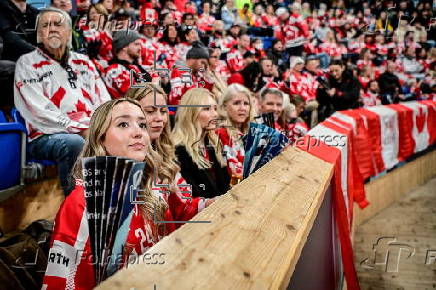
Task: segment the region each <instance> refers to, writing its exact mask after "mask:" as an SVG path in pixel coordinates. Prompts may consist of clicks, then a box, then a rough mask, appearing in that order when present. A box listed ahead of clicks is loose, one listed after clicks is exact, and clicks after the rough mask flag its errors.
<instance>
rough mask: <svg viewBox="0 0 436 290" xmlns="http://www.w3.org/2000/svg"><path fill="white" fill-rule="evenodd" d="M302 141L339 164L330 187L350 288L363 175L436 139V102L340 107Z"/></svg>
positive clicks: (373, 173)
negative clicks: (353, 234)
mask: <svg viewBox="0 0 436 290" xmlns="http://www.w3.org/2000/svg"><path fill="white" fill-rule="evenodd" d="M313 139H316V142H313ZM300 141H303V142H296V144H298V145H297V147H299V148H300V149H303V150H305V151H307V152H309V153H311V154H313V155H315V156H317V157H319V158H320V159H322V160H324V161H327V162H330V163H332V164H334V165H335V170H334V176H333V179H332V191H333V200H334V212H335V217H336V224H337V227H338V234H339V239H340V242H341V252H342V262H343V265H344V273H345V277H346V281H347V286H348V289H359V283H358V279H357V275H356V270H355V267H354V262H353V250H352V245H351V238H350V229H351V224H352V221H353V202H356V203H357V204H358V205H359V207H360V208H362V209H363V208H365V207H366V206H367V205H368V204H369V202H368V201H367V200H366V197H365V190H364V180H365V179H368V178H370V177H374V176H377V175H378V174H380V173H382V172H384V171H386V170H388V169H392V168H393V167H395V166H396V165H397V164H398V163H400V162H402V161H405V160H406V159H407V158H409V157H411V156H412V155H413V154H414V153H417V152H420V151H423V150H425V149H427V148H428V147H429V146H431V145H432V144H435V142H436V102H435V101H416V102H405V103H401V104H395V105H387V106H374V107H368V108H360V109H356V110H347V111H339V112H336V113H334V114H333V115H332V116H331V117H329V118H328V119H326V120H325V121H324V122H322V123H320V124H318V125H317V126H316V127H314V128H312V130H310V131H309V132H308V135H306V136H305V137H304V139H303V140H300Z"/></svg>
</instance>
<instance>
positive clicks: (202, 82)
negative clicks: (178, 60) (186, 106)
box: [169, 42, 213, 105]
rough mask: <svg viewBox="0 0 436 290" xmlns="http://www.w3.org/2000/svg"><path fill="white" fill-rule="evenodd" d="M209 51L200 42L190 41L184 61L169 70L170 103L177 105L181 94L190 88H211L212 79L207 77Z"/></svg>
mask: <svg viewBox="0 0 436 290" xmlns="http://www.w3.org/2000/svg"><path fill="white" fill-rule="evenodd" d="M208 61H209V52H208V50H207V48H206V47H204V46H203V45H202V44H201V42H194V43H192V48H191V49H190V50H188V52H187V53H186V63H185V64H179V65H177V64H176V65H175V66H176V67H175V68H174V69H173V70H172V72H171V92H170V95H169V96H170V97H169V104H170V105H178V104H179V102H180V99H181V98H182V96H183V94H185V92H186V91H188V90H189V89H191V88H206V89H208V90H212V88H213V81H212V80H211V79H210V78H208V77H207V67H208Z"/></svg>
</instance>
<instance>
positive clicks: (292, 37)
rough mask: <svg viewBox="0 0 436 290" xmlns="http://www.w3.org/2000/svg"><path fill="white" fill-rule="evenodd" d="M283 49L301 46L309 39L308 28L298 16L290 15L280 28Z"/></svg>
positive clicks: (301, 17)
mask: <svg viewBox="0 0 436 290" xmlns="http://www.w3.org/2000/svg"><path fill="white" fill-rule="evenodd" d="M282 30H283V37H284V41H285V47H286V48H290V47H297V46H300V45H303V44H304V42H305V41H306V39H307V37H309V28H308V27H307V24H306V22H305V20H304V18H303V16H301V15H299V14H292V15H291V16H290V17H289V20H288V22H287V23H286V25H284V26H282Z"/></svg>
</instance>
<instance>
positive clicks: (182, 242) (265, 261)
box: [98, 147, 333, 290]
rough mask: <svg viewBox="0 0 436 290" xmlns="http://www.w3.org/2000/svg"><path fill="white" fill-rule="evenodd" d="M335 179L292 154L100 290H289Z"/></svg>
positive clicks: (326, 168)
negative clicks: (331, 181) (309, 236)
mask: <svg viewBox="0 0 436 290" xmlns="http://www.w3.org/2000/svg"><path fill="white" fill-rule="evenodd" d="M332 174H333V166H332V165H331V164H329V163H327V162H324V161H322V160H320V159H318V158H316V157H314V156H312V155H310V154H308V153H306V152H303V151H301V150H298V149H295V148H293V147H289V148H288V149H286V150H285V151H284V152H283V153H281V154H280V155H279V156H277V157H276V158H275V159H274V160H272V161H271V162H269V163H268V164H266V165H265V166H264V167H262V168H261V169H260V170H258V171H257V172H256V173H255V174H253V175H252V176H250V177H249V178H247V179H246V180H244V181H243V182H242V183H240V184H238V185H237V186H235V187H234V188H233V189H232V190H230V191H229V192H228V193H226V194H225V195H223V196H222V197H220V198H219V199H218V200H217V201H216V202H215V203H213V204H212V205H211V206H210V207H208V208H206V209H205V210H203V211H202V212H201V213H199V214H198V215H196V216H195V217H194V219H193V220H192V221H210V223H187V224H185V225H184V226H182V227H181V228H180V229H178V230H177V231H175V232H174V233H172V234H171V235H169V236H167V237H165V238H164V239H163V240H162V241H160V242H159V243H158V244H156V245H155V246H153V247H152V248H151V249H149V251H148V252H147V253H149V255H148V256H147V257H148V258H144V257H145V256H144V257H140V258H139V259H137V260H136V261H135V262H134V264H133V265H128V267H127V268H124V269H122V270H120V271H118V272H117V273H116V274H115V275H114V276H112V277H111V278H109V279H108V280H106V281H105V282H103V283H102V284H100V285H99V287H98V289H133V288H134V289H150V290H151V289H159V290H161V289H286V288H287V287H288V284H289V281H290V279H291V276H292V274H293V272H294V269H295V266H296V264H297V262H298V260H299V258H300V254H301V251H302V249H303V247H304V245H305V243H306V240H307V237H308V235H309V233H310V231H311V229H312V225H313V223H314V220H315V218H316V217H317V214H318V210H319V208H320V206H321V204H322V202H323V199H324V195H325V192H326V190H327V189H328V187H329V186H330V180H331V177H332ZM321 242H323V241H321ZM153 254H157V255H154V256H153ZM150 257H155V258H157V257H158V258H157V259H158V260H156V259H154V260H156V261H155V262H156V263H157V264H156V263H153V262H151V260H150ZM313 275H316V273H313ZM313 278H315V276H314V277H313Z"/></svg>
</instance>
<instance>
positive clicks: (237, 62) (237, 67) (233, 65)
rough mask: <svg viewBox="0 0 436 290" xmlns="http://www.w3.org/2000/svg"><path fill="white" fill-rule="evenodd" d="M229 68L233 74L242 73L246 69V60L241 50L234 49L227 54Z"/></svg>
mask: <svg viewBox="0 0 436 290" xmlns="http://www.w3.org/2000/svg"><path fill="white" fill-rule="evenodd" d="M227 66H228V67H229V70H230V72H231V73H235V72H238V71H241V70H242V69H243V68H244V58H243V55H242V53H241V51H240V50H239V49H237V48H232V49H231V50H230V52H228V53H227Z"/></svg>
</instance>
